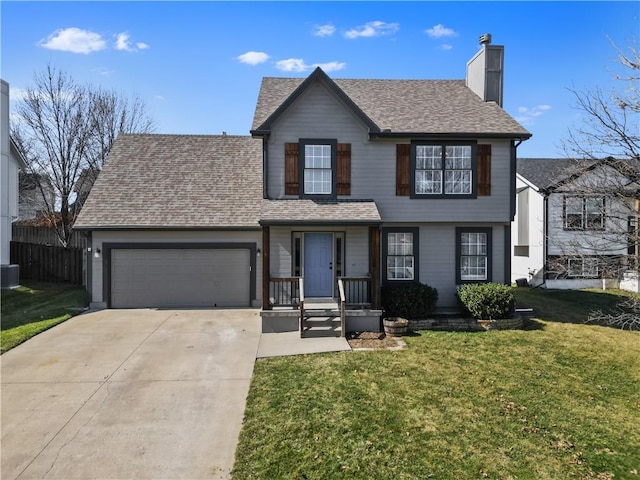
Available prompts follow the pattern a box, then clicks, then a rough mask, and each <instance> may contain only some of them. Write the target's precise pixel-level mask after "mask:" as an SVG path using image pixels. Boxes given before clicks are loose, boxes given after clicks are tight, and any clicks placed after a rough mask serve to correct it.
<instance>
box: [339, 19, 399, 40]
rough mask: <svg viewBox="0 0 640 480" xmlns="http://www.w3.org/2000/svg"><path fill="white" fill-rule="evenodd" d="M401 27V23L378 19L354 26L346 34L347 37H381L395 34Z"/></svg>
mask: <svg viewBox="0 0 640 480" xmlns="http://www.w3.org/2000/svg"><path fill="white" fill-rule="evenodd" d="M399 29H400V25H399V24H397V23H386V22H381V21H379V20H376V21H375V22H369V23H366V24H365V25H361V26H359V27H356V28H353V29H351V30H349V31H347V32H346V33H345V34H344V36H345V37H347V38H358V37H380V36H383V35H393V34H394V33H396V32H397V31H398V30H399Z"/></svg>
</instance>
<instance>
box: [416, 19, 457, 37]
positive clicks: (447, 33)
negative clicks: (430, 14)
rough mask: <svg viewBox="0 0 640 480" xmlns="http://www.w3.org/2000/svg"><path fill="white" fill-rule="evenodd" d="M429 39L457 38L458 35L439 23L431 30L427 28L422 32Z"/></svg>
mask: <svg viewBox="0 0 640 480" xmlns="http://www.w3.org/2000/svg"><path fill="white" fill-rule="evenodd" d="M424 32H425V33H426V34H427V35H429V36H430V37H431V38H443V37H457V36H458V34H457V33H456V32H455V31H454V30H453V29H452V28H447V27H445V26H444V25H442V24H441V23H439V24H437V25H434V26H433V27H431V28H427V29H426V30H425V31H424Z"/></svg>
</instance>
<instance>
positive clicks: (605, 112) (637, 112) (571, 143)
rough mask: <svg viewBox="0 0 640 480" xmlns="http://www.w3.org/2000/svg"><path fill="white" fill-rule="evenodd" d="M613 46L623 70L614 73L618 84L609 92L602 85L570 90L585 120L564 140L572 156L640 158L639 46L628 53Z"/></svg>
mask: <svg viewBox="0 0 640 480" xmlns="http://www.w3.org/2000/svg"><path fill="white" fill-rule="evenodd" d="M612 45H613V47H614V48H615V49H616V51H617V62H616V63H617V68H618V69H621V71H613V72H612V77H613V79H614V80H615V81H616V85H615V86H614V87H613V88H612V89H611V90H610V91H609V93H606V92H605V91H604V90H602V89H601V88H599V87H596V88H593V89H588V90H585V91H578V90H575V89H569V90H570V91H571V92H572V93H573V95H574V97H575V99H576V104H575V105H574V107H575V108H576V110H578V111H579V112H581V113H582V122H583V123H582V124H580V125H577V126H576V127H574V128H572V129H570V130H569V134H568V138H567V140H565V141H564V142H563V143H562V146H563V149H564V150H565V152H567V153H568V157H570V158H577V159H601V158H607V157H614V158H622V159H624V158H640V52H639V50H638V48H637V47H635V46H630V47H629V48H628V51H627V52H625V51H623V50H622V49H620V48H618V47H617V46H616V45H615V44H613V42H612Z"/></svg>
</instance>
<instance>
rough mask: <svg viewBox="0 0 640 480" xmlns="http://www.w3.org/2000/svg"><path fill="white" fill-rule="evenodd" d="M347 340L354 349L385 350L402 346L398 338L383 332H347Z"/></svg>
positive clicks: (402, 343)
mask: <svg viewBox="0 0 640 480" xmlns="http://www.w3.org/2000/svg"><path fill="white" fill-rule="evenodd" d="M347 342H349V346H350V347H351V348H353V349H354V350H357V349H367V350H386V349H391V348H403V347H404V342H403V341H402V340H401V339H400V338H396V337H390V336H387V335H385V334H384V332H348V333H347Z"/></svg>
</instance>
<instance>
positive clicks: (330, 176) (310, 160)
mask: <svg viewBox="0 0 640 480" xmlns="http://www.w3.org/2000/svg"><path fill="white" fill-rule="evenodd" d="M336 146H337V142H336V140H323V139H305V140H300V169H299V170H300V177H301V178H300V183H301V184H302V196H303V197H307V198H335V197H336Z"/></svg>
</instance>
